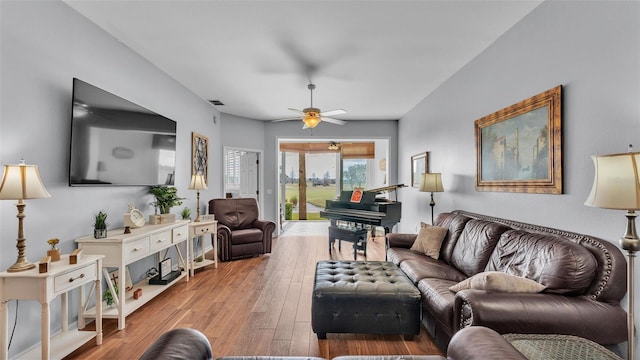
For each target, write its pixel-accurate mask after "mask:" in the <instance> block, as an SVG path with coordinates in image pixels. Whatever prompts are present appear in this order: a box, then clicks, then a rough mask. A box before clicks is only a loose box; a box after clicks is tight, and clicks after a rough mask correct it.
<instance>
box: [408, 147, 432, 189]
mask: <svg viewBox="0 0 640 360" xmlns="http://www.w3.org/2000/svg"><path fill="white" fill-rule="evenodd" d="M426 172H429V153H428V152H423V153H420V154H417V155H413V156H412V157H411V186H412V187H416V188H417V187H420V180H421V179H422V173H426Z"/></svg>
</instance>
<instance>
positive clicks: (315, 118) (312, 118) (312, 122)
mask: <svg viewBox="0 0 640 360" xmlns="http://www.w3.org/2000/svg"><path fill="white" fill-rule="evenodd" d="M302 122H303V123H305V125H307V127H308V128H311V129H313V128H314V127H316V126H318V124H319V123H320V116H319V115H318V113H316V112H313V111H310V112H308V113H307V115H305V117H304V118H303V119H302Z"/></svg>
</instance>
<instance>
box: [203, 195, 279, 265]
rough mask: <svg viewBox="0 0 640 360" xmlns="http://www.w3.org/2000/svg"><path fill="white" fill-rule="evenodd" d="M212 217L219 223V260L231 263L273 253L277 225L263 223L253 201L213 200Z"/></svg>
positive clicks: (242, 199)
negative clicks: (272, 244)
mask: <svg viewBox="0 0 640 360" xmlns="http://www.w3.org/2000/svg"><path fill="white" fill-rule="evenodd" d="M209 213H210V214H215V216H216V220H218V233H217V240H218V257H219V259H220V260H221V261H229V260H235V259H241V258H246V257H252V256H258V255H262V254H266V253H270V252H271V242H272V238H273V232H274V231H275V229H276V224H275V223H274V222H273V221H269V220H260V219H259V216H260V212H259V209H258V202H257V201H256V200H255V199H253V198H239V199H212V200H209Z"/></svg>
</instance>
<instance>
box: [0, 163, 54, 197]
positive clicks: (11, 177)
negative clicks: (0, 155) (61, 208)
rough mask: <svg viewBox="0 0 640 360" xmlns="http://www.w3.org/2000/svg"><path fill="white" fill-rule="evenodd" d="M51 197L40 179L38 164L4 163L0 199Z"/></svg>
mask: <svg viewBox="0 0 640 360" xmlns="http://www.w3.org/2000/svg"><path fill="white" fill-rule="evenodd" d="M48 197H51V194H49V193H48V192H47V190H46V189H45V188H44V185H43V184H42V180H41V179H40V173H39V172H38V166H36V165H25V163H24V160H22V161H20V164H18V165H5V166H4V174H3V175H2V182H1V183H0V200H23V199H40V198H48Z"/></svg>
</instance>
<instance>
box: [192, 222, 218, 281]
mask: <svg viewBox="0 0 640 360" xmlns="http://www.w3.org/2000/svg"><path fill="white" fill-rule="evenodd" d="M217 229H218V221H216V220H211V221H198V222H192V223H190V224H189V253H190V254H191V261H190V269H191V276H193V275H194V272H195V270H196V269H199V268H201V267H203V266H207V265H211V264H213V266H214V267H215V268H218V239H217V238H218V235H217ZM206 234H211V239H213V241H212V242H213V260H209V259H205V257H204V238H202V239H201V241H200V245H201V246H200V248H201V250H200V251H201V253H202V261H195V258H196V253H197V251H195V250H194V248H193V240H194V239H195V238H196V237H198V236H201V235H206Z"/></svg>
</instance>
